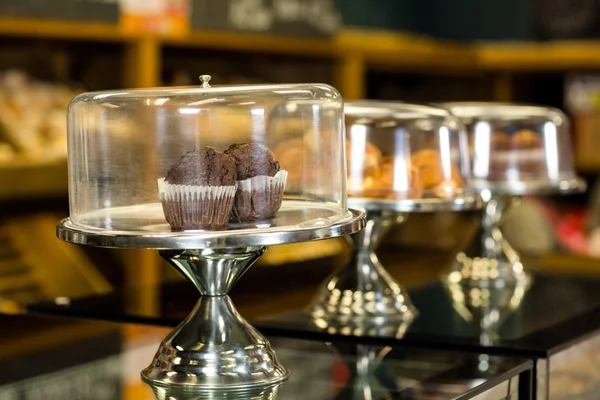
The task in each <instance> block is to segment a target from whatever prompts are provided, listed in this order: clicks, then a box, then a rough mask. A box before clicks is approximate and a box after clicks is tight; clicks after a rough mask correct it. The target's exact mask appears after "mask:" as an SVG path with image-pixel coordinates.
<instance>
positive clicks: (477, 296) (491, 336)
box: [443, 259, 530, 371]
mask: <svg viewBox="0 0 600 400" xmlns="http://www.w3.org/2000/svg"><path fill="white" fill-rule="evenodd" d="M494 261H495V260H487V259H484V260H479V262H480V263H482V264H480V265H481V266H482V271H484V273H485V272H486V271H487V272H489V271H496V269H495V268H489V266H486V265H484V264H485V263H486V262H490V263H491V262H494ZM478 278H483V279H473V280H464V279H461V276H460V275H458V274H455V275H452V274H450V275H448V276H447V277H445V279H444V281H443V282H444V284H445V285H444V286H445V287H446V289H447V291H448V293H449V295H450V298H451V300H452V306H453V308H454V309H455V310H456V312H457V313H458V314H459V315H460V316H461V317H462V318H463V319H464V320H465V321H467V322H470V323H472V324H473V325H475V326H476V327H477V330H478V333H479V342H480V343H481V344H482V345H484V346H491V345H493V344H494V343H495V342H496V341H497V340H498V338H499V336H498V330H499V329H500V327H501V326H502V324H503V323H504V321H505V320H506V319H507V318H508V316H509V315H511V314H512V312H513V311H514V310H516V309H517V308H519V306H520V305H521V302H522V301H523V297H524V296H525V293H526V292H527V289H528V288H529V285H530V281H529V280H525V279H521V280H512V281H506V280H504V281H502V280H497V279H494V278H491V279H488V278H485V277H484V275H478ZM480 361H481V362H480V365H479V367H480V369H481V370H482V371H484V370H486V369H487V367H486V365H487V364H486V361H487V360H480Z"/></svg>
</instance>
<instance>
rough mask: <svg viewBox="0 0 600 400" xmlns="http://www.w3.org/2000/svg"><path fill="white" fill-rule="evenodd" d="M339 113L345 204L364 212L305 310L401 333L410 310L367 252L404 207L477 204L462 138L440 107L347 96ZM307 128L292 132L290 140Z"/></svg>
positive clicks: (328, 324)
mask: <svg viewBox="0 0 600 400" xmlns="http://www.w3.org/2000/svg"><path fill="white" fill-rule="evenodd" d="M344 113H345V126H346V156H347V166H346V169H347V176H348V186H347V191H348V204H350V205H351V206H352V207H355V208H360V209H364V210H365V211H366V213H367V217H366V218H367V222H366V228H365V229H364V230H363V231H362V232H360V233H358V234H355V235H353V236H351V237H350V239H351V245H352V247H353V252H352V254H351V255H350V257H349V261H348V262H347V264H346V265H345V266H343V267H341V268H340V269H338V270H337V271H335V272H334V273H333V274H332V275H331V276H330V277H329V278H328V279H327V280H326V281H325V282H324V283H323V284H322V286H321V287H320V288H319V289H318V292H317V294H316V295H315V297H314V299H313V301H312V302H311V304H310V305H309V306H308V309H307V312H308V313H309V314H310V315H311V317H312V318H314V320H315V323H316V324H317V325H318V326H321V327H323V328H324V329H328V328H333V327H334V326H336V327H337V328H333V329H339V328H342V327H344V326H350V328H349V329H351V330H353V331H355V332H360V331H362V330H363V329H375V330H377V329H379V328H378V326H379V327H381V326H383V325H390V324H391V325H395V326H394V327H393V328H390V329H392V330H394V331H397V332H401V331H402V329H401V328H400V326H401V325H404V324H405V323H408V322H410V320H412V319H413V318H414V316H415V315H416V313H417V311H416V309H415V308H414V306H413V305H412V303H411V301H410V298H409V296H408V294H407V293H406V291H405V289H404V288H403V287H402V286H401V285H400V284H399V283H398V282H397V281H396V280H394V279H393V278H392V277H391V276H390V275H389V273H388V272H386V270H385V268H384V267H383V266H382V264H381V263H380V261H379V260H378V258H377V256H376V255H375V250H376V249H377V247H378V244H379V243H380V241H381V240H382V238H383V237H384V236H385V234H386V232H387V231H388V230H389V229H390V227H392V226H393V225H394V224H398V223H401V222H402V221H403V220H404V219H405V218H406V217H407V216H409V215H410V214H411V213H415V212H432V211H442V210H453V211H460V210H467V209H472V208H476V207H478V206H479V197H478V194H476V193H474V192H473V191H472V190H471V188H470V184H469V179H470V177H469V174H470V168H469V158H468V154H467V138H466V136H465V132H464V129H463V125H462V123H461V122H460V120H459V119H458V118H456V117H455V116H453V115H452V114H450V113H449V112H448V111H447V110H444V109H442V108H436V107H431V106H425V105H414V104H404V103H398V102H396V103H394V102H383V101H349V102H346V105H345V110H344ZM291 114H293V111H292V112H291ZM273 123H274V124H277V123H278V121H274V122H273ZM287 128H288V129H295V127H287ZM282 129H283V128H282ZM311 134H312V132H311V130H308V131H305V132H302V131H301V130H296V136H295V137H296V138H295V139H290V140H302V138H303V137H306V136H307V135H308V136H310V135H311ZM290 147H291V146H290ZM282 159H284V160H287V162H289V163H290V167H291V168H292V165H301V163H299V162H297V161H296V159H295V158H294V157H292V155H288V156H287V157H282ZM291 168H290V169H291ZM290 174H291V175H292V176H293V173H292V172H290ZM396 325H397V326H396ZM352 326H354V327H355V328H352ZM381 329H384V330H387V329H388V328H381Z"/></svg>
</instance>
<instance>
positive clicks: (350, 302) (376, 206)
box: [306, 194, 482, 329]
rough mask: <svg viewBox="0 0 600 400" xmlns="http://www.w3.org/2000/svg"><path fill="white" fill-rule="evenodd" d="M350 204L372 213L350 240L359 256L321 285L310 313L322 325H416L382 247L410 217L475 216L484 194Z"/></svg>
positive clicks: (354, 254)
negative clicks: (455, 213)
mask: <svg viewBox="0 0 600 400" xmlns="http://www.w3.org/2000/svg"><path fill="white" fill-rule="evenodd" d="M348 204H351V207H354V208H360V209H363V210H365V211H366V225H365V228H364V229H363V230H362V231H360V232H359V233H356V234H354V235H352V236H350V237H349V240H350V241H351V243H350V244H351V245H352V246H353V252H352V254H351V256H350V258H349V260H348V262H347V263H346V264H345V265H343V266H342V267H341V268H339V269H338V270H336V271H334V272H333V274H332V275H331V276H329V277H328V278H327V279H326V280H325V281H324V282H323V283H322V284H321V286H320V288H319V289H318V290H317V293H316V295H315V296H314V297H313V300H312V301H311V303H310V304H309V306H308V308H307V310H306V311H307V313H308V314H309V315H310V317H311V318H313V319H314V320H315V322H316V323H317V325H322V326H331V324H335V325H337V324H347V325H348V326H354V325H357V324H358V325H359V326H370V327H373V326H377V325H380V326H392V327H396V326H398V325H403V324H404V323H405V322H409V321H411V320H412V319H413V318H414V317H415V316H416V315H417V310H416V308H415V307H414V306H413V305H412V302H411V300H410V298H409V296H408V293H407V292H406V289H405V288H404V287H403V286H401V285H400V284H399V283H398V282H396V281H395V280H394V279H393V278H392V277H391V276H390V274H389V273H388V272H387V271H386V270H385V268H384V267H383V265H382V264H381V263H380V262H379V260H378V258H377V255H376V254H375V250H376V249H377V247H378V245H379V243H380V242H381V240H382V238H383V237H384V236H385V234H386V233H387V231H388V230H389V229H390V228H391V227H392V226H393V225H396V224H399V223H402V222H403V221H404V219H405V217H406V213H411V212H435V211H448V210H453V211H459V210H470V209H476V208H481V205H482V202H481V198H480V196H479V195H478V194H473V195H468V194H466V195H461V196H460V197H457V198H453V199H430V198H424V199H406V200H382V199H368V198H349V199H348ZM394 329H395V328H394Z"/></svg>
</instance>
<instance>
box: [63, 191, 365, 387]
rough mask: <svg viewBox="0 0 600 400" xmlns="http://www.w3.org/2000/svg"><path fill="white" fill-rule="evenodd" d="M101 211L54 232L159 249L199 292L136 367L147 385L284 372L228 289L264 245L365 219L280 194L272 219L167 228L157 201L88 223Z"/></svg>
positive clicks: (89, 241) (252, 380)
mask: <svg viewBox="0 0 600 400" xmlns="http://www.w3.org/2000/svg"><path fill="white" fill-rule="evenodd" d="M157 211H158V212H157ZM103 215H104V214H103V213H102V210H100V211H95V212H93V213H90V214H89V215H83V216H80V218H79V220H78V223H77V224H74V223H73V222H72V221H71V220H70V219H68V218H67V219H64V220H63V221H61V222H60V223H59V225H58V227H57V234H58V236H59V238H61V239H63V240H65V241H67V242H72V243H78V244H86V245H92V246H100V247H113V248H146V249H157V250H160V251H159V253H160V255H161V256H162V257H163V258H164V259H165V260H167V261H168V262H169V264H171V265H172V266H174V267H175V268H176V269H177V270H179V271H180V272H181V273H182V274H183V275H184V276H185V277H186V278H188V279H189V280H190V281H191V282H192V283H193V284H194V285H195V286H196V288H197V289H198V291H199V292H200V294H201V297H200V300H199V301H198V303H197V304H196V306H195V307H194V310H193V311H192V312H191V314H190V315H189V316H188V317H187V318H186V320H185V321H184V322H183V323H181V324H180V325H179V326H178V327H177V328H176V329H175V330H174V331H173V332H172V333H171V334H169V335H168V336H167V337H166V338H165V339H164V340H163V342H162V343H161V345H160V348H159V350H158V352H157V353H156V356H155V358H154V361H153V362H152V364H151V365H150V366H149V367H148V368H146V369H145V370H144V371H143V372H142V379H143V380H144V381H146V382H148V383H150V384H151V385H152V386H153V387H164V388H171V389H172V388H173V387H175V386H179V387H181V388H189V389H195V390H197V389H227V390H231V389H234V388H248V387H253V386H260V385H272V384H274V383H276V382H279V381H282V380H284V379H285V378H286V377H287V375H288V372H287V371H286V369H285V368H284V367H283V366H282V365H280V364H279V362H278V361H277V358H276V357H275V354H274V352H273V350H272V349H271V346H270V344H269V342H268V341H267V340H266V339H265V338H264V337H263V336H262V335H261V334H260V333H259V332H258V331H257V330H255V329H254V328H253V327H252V326H250V325H249V324H248V323H247V322H246V321H245V320H244V319H243V318H242V317H241V316H240V314H239V313H238V312H237V311H236V309H235V307H234V305H233V303H232V302H231V299H230V298H229V296H227V293H228V292H229V291H230V289H231V288H232V287H233V285H234V284H235V283H236V282H237V280H238V279H239V278H240V277H241V276H242V274H243V273H244V272H245V271H246V270H247V269H248V268H249V267H250V266H251V265H252V264H253V263H254V262H255V261H256V260H257V259H258V258H259V257H260V256H261V255H262V254H263V253H264V252H265V250H266V247H265V246H269V245H275V244H283V243H294V242H301V241H311V240H318V239H326V238H331V237H337V236H341V235H348V234H352V233H355V232H357V231H358V230H360V229H361V228H362V227H363V226H364V220H363V213H361V212H357V211H348V212H341V211H340V210H339V208H334V207H329V206H328V205H327V204H324V203H315V204H314V205H313V204H310V203H308V202H298V201H291V200H284V202H283V204H282V206H281V208H280V210H279V212H278V214H277V216H276V217H275V218H273V219H270V220H266V221H257V222H255V223H253V224H249V223H246V224H243V225H241V224H230V225H229V229H228V230H223V231H184V232H172V231H171V230H170V227H169V226H168V225H167V224H166V223H165V221H164V219H163V218H162V212H161V211H160V204H149V205H146V206H134V207H125V208H123V209H122V210H120V209H112V210H111V216H112V219H113V224H112V226H113V230H107V229H95V228H89V227H90V226H94V224H93V223H91V222H93V221H95V220H96V219H98V218H102V216H103ZM140 219H145V220H147V221H148V225H147V226H146V227H145V228H146V229H145V230H138V231H136V230H127V229H126V228H127V226H128V221H133V220H138V221H139V220H140ZM86 221H88V223H87V224H86Z"/></svg>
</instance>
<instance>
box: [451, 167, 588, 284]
mask: <svg viewBox="0 0 600 400" xmlns="http://www.w3.org/2000/svg"><path fill="white" fill-rule="evenodd" d="M476 187H477V188H479V189H480V190H481V197H482V199H483V201H484V202H485V205H484V207H483V215H482V219H481V225H480V227H479V229H478V231H477V233H476V235H475V236H474V239H473V241H472V242H471V244H470V245H469V246H467V248H466V249H465V250H464V251H462V252H460V253H458V255H457V256H456V259H455V261H454V262H453V264H452V266H451V269H450V271H448V273H447V276H446V278H447V279H448V280H449V281H451V282H455V283H456V282H459V281H462V282H463V283H464V284H468V285H470V286H474V287H488V286H494V287H496V288H501V287H503V286H508V287H510V286H515V285H521V286H525V287H527V286H528V285H529V282H530V276H529V274H528V273H527V272H526V271H525V270H524V268H523V264H522V263H521V258H520V256H519V254H518V253H517V252H516V251H515V250H514V249H513V247H512V246H511V245H510V244H509V243H508V242H507V241H506V239H505V238H504V236H503V235H502V231H501V230H500V226H501V223H502V217H503V216H504V214H505V212H506V211H507V209H508V208H509V207H511V206H512V205H513V204H514V203H515V202H516V201H518V200H519V196H521V195H545V194H568V193H577V192H582V191H584V190H585V187H586V184H585V182H584V181H582V180H581V179H578V178H574V179H571V180H562V181H559V182H556V183H553V182H546V181H543V182H535V181H534V182H515V183H513V184H510V183H501V184H500V183H488V182H477V183H476Z"/></svg>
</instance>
